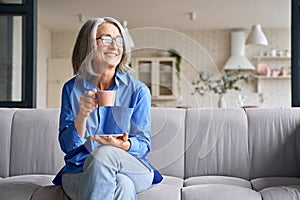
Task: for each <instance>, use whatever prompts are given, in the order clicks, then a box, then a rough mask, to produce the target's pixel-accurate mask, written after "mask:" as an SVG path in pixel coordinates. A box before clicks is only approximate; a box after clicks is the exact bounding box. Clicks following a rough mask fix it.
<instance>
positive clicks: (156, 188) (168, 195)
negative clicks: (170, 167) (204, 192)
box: [138, 176, 183, 200]
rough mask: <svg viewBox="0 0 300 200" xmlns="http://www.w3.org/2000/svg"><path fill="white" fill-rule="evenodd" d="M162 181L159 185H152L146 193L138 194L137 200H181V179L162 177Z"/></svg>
mask: <svg viewBox="0 0 300 200" xmlns="http://www.w3.org/2000/svg"><path fill="white" fill-rule="evenodd" d="M163 177H164V179H163V181H162V182H161V183H159V184H156V185H152V187H151V188H150V189H148V190H146V191H143V192H141V193H138V199H139V200H153V199H157V200H159V199H172V200H180V199H181V188H182V186H183V179H181V178H177V177H172V176H163Z"/></svg>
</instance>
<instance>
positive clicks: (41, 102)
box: [37, 25, 52, 108]
mask: <svg viewBox="0 0 300 200" xmlns="http://www.w3.org/2000/svg"><path fill="white" fill-rule="evenodd" d="M37 32H38V33H37V34H38V44H37V108H46V105H47V60H48V59H49V58H50V57H51V49H52V44H51V33H50V31H48V30H47V29H46V28H44V27H43V26H40V25H38V30H37Z"/></svg>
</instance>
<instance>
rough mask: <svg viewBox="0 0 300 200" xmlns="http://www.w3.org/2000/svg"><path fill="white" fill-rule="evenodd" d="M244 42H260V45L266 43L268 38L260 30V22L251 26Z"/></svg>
mask: <svg viewBox="0 0 300 200" xmlns="http://www.w3.org/2000/svg"><path fill="white" fill-rule="evenodd" d="M246 44H260V45H265V46H267V45H268V40H267V38H266V36H265V34H264V32H263V31H262V30H261V26H260V24H256V25H253V26H252V28H251V32H250V34H249V36H248V38H247V40H246Z"/></svg>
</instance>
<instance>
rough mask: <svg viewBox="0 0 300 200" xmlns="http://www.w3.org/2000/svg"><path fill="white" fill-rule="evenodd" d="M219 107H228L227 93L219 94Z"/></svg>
mask: <svg viewBox="0 0 300 200" xmlns="http://www.w3.org/2000/svg"><path fill="white" fill-rule="evenodd" d="M218 107H219V108H225V107H226V99H225V94H219V99H218Z"/></svg>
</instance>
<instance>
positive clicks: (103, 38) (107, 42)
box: [96, 35, 124, 47]
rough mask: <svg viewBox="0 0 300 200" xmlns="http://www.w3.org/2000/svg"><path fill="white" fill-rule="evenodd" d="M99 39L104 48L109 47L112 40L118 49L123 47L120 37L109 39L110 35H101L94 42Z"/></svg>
mask: <svg viewBox="0 0 300 200" xmlns="http://www.w3.org/2000/svg"><path fill="white" fill-rule="evenodd" d="M99 39H101V41H102V43H103V45H104V46H107V47H108V46H109V45H111V43H112V41H113V40H114V41H115V43H116V45H117V46H118V47H123V45H124V40H123V38H122V37H121V36H117V37H115V38H113V37H111V36H110V35H101V36H100V37H97V38H96V40H99Z"/></svg>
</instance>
